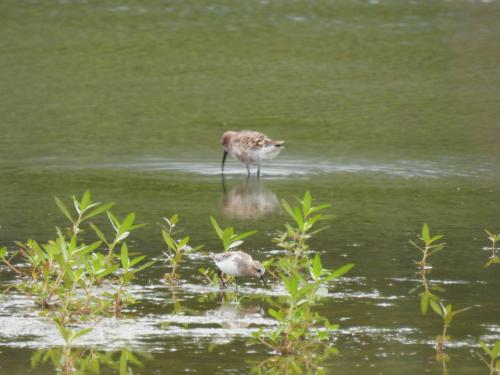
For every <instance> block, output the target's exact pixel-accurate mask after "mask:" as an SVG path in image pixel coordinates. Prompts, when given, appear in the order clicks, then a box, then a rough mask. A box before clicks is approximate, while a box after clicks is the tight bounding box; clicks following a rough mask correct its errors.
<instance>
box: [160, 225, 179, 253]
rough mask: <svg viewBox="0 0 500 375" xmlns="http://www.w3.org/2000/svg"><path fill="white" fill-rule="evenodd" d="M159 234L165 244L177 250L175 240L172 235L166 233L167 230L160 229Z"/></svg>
mask: <svg viewBox="0 0 500 375" xmlns="http://www.w3.org/2000/svg"><path fill="white" fill-rule="evenodd" d="M161 235H162V237H163V240H164V241H165V243H166V244H167V246H168V247H169V248H170V249H172V250H177V245H176V243H175V241H174V240H173V239H172V237H171V236H170V234H168V232H167V231H165V230H163V229H162V231H161Z"/></svg>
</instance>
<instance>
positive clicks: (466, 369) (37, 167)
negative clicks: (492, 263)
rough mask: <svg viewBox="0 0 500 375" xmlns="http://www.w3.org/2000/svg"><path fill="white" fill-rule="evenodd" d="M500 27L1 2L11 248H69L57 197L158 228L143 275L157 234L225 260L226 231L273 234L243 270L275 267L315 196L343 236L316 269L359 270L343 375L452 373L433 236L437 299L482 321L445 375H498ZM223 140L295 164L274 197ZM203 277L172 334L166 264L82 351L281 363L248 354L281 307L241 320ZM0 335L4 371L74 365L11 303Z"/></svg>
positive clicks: (194, 275)
mask: <svg viewBox="0 0 500 375" xmlns="http://www.w3.org/2000/svg"><path fill="white" fill-rule="evenodd" d="M499 15H500V4H499V3H498V2H495V1H493V2H475V1H471V2H469V1H453V2H445V1H434V2H428V1H410V2H404V3H401V2H398V1H384V0H381V1H336V2H330V1H321V0H320V1H314V2H307V3H303V2H284V1H244V2H243V1H242V2H234V1H196V2H195V1H187V2H186V1H162V2H135V1H126V2H121V3H120V2H110V1H99V2H93V1H44V2H38V1H29V2H28V1H27V2H22V3H19V2H17V1H3V2H2V4H1V5H0V21H1V22H0V31H1V35H2V38H0V51H1V53H0V80H1V82H2V85H1V87H2V89H1V90H0V113H1V114H2V116H1V119H0V133H1V137H0V173H1V178H0V196H1V197H2V199H1V201H0V246H4V245H5V246H8V247H9V248H11V249H13V248H14V245H13V241H15V240H23V239H27V238H36V239H37V240H39V241H41V242H43V241H46V240H49V239H51V238H54V236H55V230H54V226H56V225H59V226H64V225H65V223H64V219H63V217H62V215H60V214H59V212H58V211H57V208H56V206H55V204H54V201H53V197H54V196H60V197H67V196H68V195H70V194H81V193H82V192H83V191H84V190H85V189H90V190H91V191H92V193H93V196H94V197H95V198H96V199H97V200H99V201H115V202H116V203H117V205H116V209H115V211H116V213H117V214H119V215H123V214H125V213H126V212H130V211H134V212H136V213H137V216H138V220H139V221H140V222H146V223H149V225H148V226H147V227H145V228H143V229H141V230H140V231H138V232H137V234H136V235H135V236H134V237H133V240H131V242H130V244H129V245H130V247H131V248H133V249H134V250H138V251H141V252H143V253H145V254H147V255H148V256H149V257H152V258H159V259H161V256H162V255H161V254H162V251H163V250H164V247H163V245H162V241H161V236H160V233H159V227H158V226H157V225H156V223H158V222H159V221H160V220H161V217H163V216H169V215H172V214H173V213H179V214H180V218H181V223H180V226H181V227H182V228H183V230H184V233H186V234H189V235H190V236H191V238H192V241H193V243H194V244H196V245H197V244H205V249H206V250H214V251H218V250H220V244H219V242H218V240H217V238H216V235H215V233H214V232H213V229H212V228H211V225H210V221H209V216H210V215H213V216H215V217H217V219H218V220H219V221H220V222H221V223H222V224H223V225H232V226H234V227H235V228H236V229H237V230H239V231H244V230H249V229H257V230H258V231H259V232H258V235H256V236H253V237H251V238H249V239H248V241H247V242H246V243H245V245H244V250H246V251H248V252H250V253H252V255H254V257H256V258H259V259H265V258H267V257H270V256H272V255H275V254H276V253H277V249H276V246H275V245H274V244H273V242H272V238H273V236H274V235H275V234H276V231H277V230H278V229H280V228H282V227H283V224H284V222H285V221H286V220H287V219H286V216H285V215H284V213H283V212H282V210H281V209H280V206H279V202H280V200H281V199H283V198H284V199H287V200H293V199H294V197H296V196H301V195H302V194H303V193H304V191H306V190H310V191H311V193H312V194H313V197H314V198H315V200H316V201H317V202H322V203H323V202H327V203H332V204H333V206H332V209H331V213H333V214H334V215H335V216H336V218H335V220H334V221H332V223H331V228H330V229H329V230H328V231H325V232H323V233H321V234H320V235H318V237H317V238H315V239H314V240H313V241H312V246H313V248H314V249H316V250H318V251H320V252H321V255H322V259H323V262H324V263H325V266H327V267H337V266H340V265H342V264H344V263H348V262H353V263H355V264H356V266H355V268H354V269H353V270H352V271H351V272H349V273H348V274H346V275H345V277H343V278H342V279H341V280H339V281H337V282H335V283H333V284H332V285H330V286H329V290H328V296H327V297H326V298H325V302H324V304H323V305H322V306H320V307H319V310H320V311H321V312H322V313H323V314H324V315H326V316H327V317H328V318H329V319H330V320H331V321H332V322H338V323H339V324H340V329H339V331H338V333H337V334H335V335H334V338H333V339H334V340H335V344H336V346H337V347H338V349H339V350H340V354H339V355H338V356H335V357H332V358H331V359H329V360H328V361H327V363H325V367H326V368H327V370H328V373H334V372H338V373H342V374H359V373H366V374H371V373H377V374H400V373H401V372H402V371H405V372H406V373H408V374H421V373H424V372H425V373H430V374H441V373H442V372H443V369H442V367H441V363H439V362H437V361H436V360H435V358H434V357H435V355H434V339H435V336H436V335H437V334H439V333H440V322H439V319H438V317H437V316H434V315H432V314H431V313H429V315H428V316H421V314H420V311H419V308H420V307H419V299H418V296H417V295H416V294H409V291H410V290H411V289H412V288H414V287H415V286H416V285H418V283H419V277H418V275H416V274H415V267H414V264H413V260H416V259H417V258H418V255H419V254H418V253H417V251H416V250H415V249H413V248H412V247H411V245H410V244H409V243H408V240H409V239H415V238H416V236H417V234H418V233H419V231H420V228H421V225H422V223H423V222H427V223H429V224H430V226H431V229H432V231H433V232H436V233H441V234H444V235H445V241H446V243H447V247H446V249H445V250H444V251H443V252H442V253H440V254H438V255H436V257H435V259H433V261H432V264H433V265H434V270H433V272H432V273H431V274H430V276H429V278H430V281H431V282H432V283H434V284H436V285H441V286H443V287H444V288H445V292H444V293H443V295H444V297H445V300H446V302H447V303H452V304H453V306H454V307H457V308H461V307H466V306H474V308H473V309H472V310H470V311H468V312H466V313H464V314H463V315H461V316H458V317H457V320H456V322H454V324H453V325H452V327H451V328H450V334H451V336H452V340H451V343H450V344H449V348H448V354H449V355H450V358H451V360H450V362H449V363H448V369H449V371H450V374H476V373H477V374H482V373H486V372H487V371H486V370H487V369H486V367H484V365H483V364H482V363H481V361H480V360H479V359H478V358H477V357H476V356H475V355H474V354H473V352H479V351H480V349H479V348H478V341H479V339H483V340H485V341H487V342H489V343H492V342H494V341H495V340H498V339H500V319H499V316H500V295H499V293H498V291H499V290H500V282H499V278H498V272H499V271H498V268H494V267H490V268H488V269H484V268H483V264H484V263H485V262H486V260H487V257H488V254H489V253H488V251H487V250H485V247H486V246H488V241H487V238H486V235H485V233H484V229H485V228H488V229H490V230H492V231H496V232H498V231H500V216H499V212H500V195H499V194H500V189H499V187H498V186H499V183H500V174H499V168H498V165H499V160H500V153H499V147H498V139H500V126H499V123H500V107H499V106H498V103H500V90H499V87H500V70H499V69H498V61H499V59H500V48H499V45H498V40H499V37H500V24H499V23H498V16H499ZM228 129H235V130H238V129H255V130H260V131H263V132H265V133H267V134H268V135H270V136H271V137H273V138H278V139H284V140H285V141H286V148H285V150H284V151H283V153H282V154H281V155H280V156H279V158H278V159H277V160H275V161H274V162H272V163H270V164H269V165H266V166H264V167H263V170H262V172H263V178H262V179H260V180H256V179H255V178H253V177H252V178H250V179H247V178H246V176H245V169H244V166H241V165H239V164H238V163H237V162H230V163H229V164H228V165H227V175H226V178H225V179H224V180H222V179H221V176H220V174H219V167H220V160H221V156H222V155H221V154H222V152H221V149H220V146H219V138H220V135H221V134H222V133H223V132H224V131H225V130H228ZM208 265H210V263H209V262H208V259H207V257H206V256H204V255H198V256H193V257H192V258H189V259H187V260H186V262H185V263H184V264H183V269H182V275H183V281H182V283H181V285H180V286H179V287H178V290H177V293H176V297H177V301H178V303H180V305H181V307H182V311H183V314H176V313H175V311H174V304H173V301H172V294H171V290H170V289H169V288H168V287H167V286H166V285H165V284H164V283H163V282H162V281H161V278H162V276H163V274H164V273H165V272H166V270H167V269H166V265H165V264H164V263H162V262H159V263H157V264H156V265H155V266H154V267H153V268H151V269H149V270H148V271H147V272H146V273H145V274H143V277H141V278H140V279H139V280H136V281H135V284H134V287H133V291H134V293H135V294H136V295H137V297H138V298H139V301H140V303H139V304H138V305H136V306H133V307H131V308H130V309H129V310H128V311H126V312H125V316H124V317H123V318H121V319H112V318H106V319H103V320H102V321H99V322H97V323H96V324H95V329H94V331H93V332H92V334H91V335H89V336H86V337H83V338H82V340H81V345H84V346H88V347H95V348H98V349H100V350H108V351H109V350H119V349H122V348H125V347H127V348H129V349H130V350H133V351H135V352H144V353H151V354H152V355H153V358H150V359H147V360H145V364H146V367H145V368H144V369H140V368H138V369H137V372H138V373H143V374H161V373H167V372H168V373H184V372H187V371H189V372H194V373H200V374H202V373H206V374H211V373H235V374H236V373H247V372H249V369H250V368H251V367H252V366H253V365H254V364H255V363H258V362H259V361H262V360H264V359H266V358H268V357H269V355H270V354H269V353H268V351H267V350H266V349H265V348H262V347H258V346H248V345H247V344H246V341H247V339H248V337H249V335H250V334H251V332H253V331H254V330H256V329H258V328H259V327H270V326H272V325H273V324H274V322H273V320H272V319H271V318H270V317H269V316H268V315H267V314H266V309H267V305H266V303H265V301H264V297H265V296H276V295H280V294H282V293H283V288H282V287H281V286H280V285H277V284H274V285H271V286H270V287H269V288H267V289H264V288H262V286H261V285H260V284H258V283H257V282H252V281H241V282H240V287H239V294H240V296H244V298H243V300H242V303H241V304H240V305H237V304H235V303H234V301H233V300H232V297H233V293H232V291H230V293H229V294H227V295H226V296H225V297H224V296H222V295H220V293H219V291H218V289H217V288H214V287H210V286H207V285H205V284H204V282H203V278H202V276H201V275H199V274H198V272H197V269H198V268H200V267H207V266H208ZM11 279H12V275H11V274H10V273H9V272H7V270H6V269H5V268H4V267H0V280H1V282H2V283H3V284H6V283H8V282H9V281H10V280H11ZM165 323H168V324H165ZM0 327H2V328H1V329H0V370H1V372H5V373H7V372H9V371H10V372H12V373H16V374H23V373H32V370H31V364H30V357H31V356H32V354H33V353H35V351H37V350H44V349H48V348H51V347H53V346H54V345H55V346H57V345H59V344H60V339H59V338H58V337H59V336H58V333H57V332H56V331H55V330H54V327H53V326H52V325H51V324H50V323H49V322H47V321H46V320H45V319H44V318H43V317H40V316H39V314H38V312H37V310H36V309H35V307H34V306H33V304H32V303H31V301H29V300H27V299H26V298H25V297H23V296H21V295H19V294H16V293H13V294H9V295H7V296H5V297H3V298H2V299H0ZM409 358H411V359H412V360H411V361H409ZM33 371H35V372H36V373H41V374H51V373H53V372H54V370H53V368H52V367H51V366H50V365H48V364H47V365H45V366H40V367H37V368H36V369H35V370H33Z"/></svg>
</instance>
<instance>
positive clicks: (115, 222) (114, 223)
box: [106, 211, 120, 233]
mask: <svg viewBox="0 0 500 375" xmlns="http://www.w3.org/2000/svg"><path fill="white" fill-rule="evenodd" d="M106 214H107V215H108V218H109V221H110V222H111V225H112V226H113V229H114V230H115V232H116V233H118V228H119V227H120V222H119V221H118V219H117V218H116V216H115V215H113V213H112V212H111V211H106Z"/></svg>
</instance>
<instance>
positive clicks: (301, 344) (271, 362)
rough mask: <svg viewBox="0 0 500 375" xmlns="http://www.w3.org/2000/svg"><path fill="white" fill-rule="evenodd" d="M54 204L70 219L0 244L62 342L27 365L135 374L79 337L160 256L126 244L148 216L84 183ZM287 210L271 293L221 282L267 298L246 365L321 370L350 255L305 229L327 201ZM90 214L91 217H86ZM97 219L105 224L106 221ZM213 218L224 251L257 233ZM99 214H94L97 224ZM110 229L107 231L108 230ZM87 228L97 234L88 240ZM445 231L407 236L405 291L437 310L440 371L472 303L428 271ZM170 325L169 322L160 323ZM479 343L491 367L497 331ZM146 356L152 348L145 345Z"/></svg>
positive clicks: (234, 298)
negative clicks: (341, 260)
mask: <svg viewBox="0 0 500 375" xmlns="http://www.w3.org/2000/svg"><path fill="white" fill-rule="evenodd" d="M55 202H56V205H57V207H58V208H59V210H60V211H61V212H62V213H63V215H64V216H65V217H66V218H67V219H68V220H69V226H68V227H67V228H64V229H61V227H56V228H55V232H56V237H55V238H54V239H53V240H50V241H47V242H46V243H43V244H40V243H39V242H38V241H36V240H34V239H31V238H30V239H28V240H26V241H24V242H20V241H17V242H15V244H16V246H17V249H16V250H8V249H7V247H2V248H0V259H1V260H2V262H3V263H4V265H5V267H6V269H7V270H9V271H10V272H11V273H12V274H13V275H14V276H15V279H14V280H13V281H12V283H11V284H10V285H9V286H8V287H7V289H6V291H5V293H9V291H11V290H18V291H19V292H21V293H23V294H24V295H26V296H28V297H29V298H30V299H31V300H33V302H34V303H35V305H36V306H37V309H38V310H39V312H40V315H42V316H46V317H47V318H48V319H50V320H51V321H52V322H53V324H54V325H55V327H57V330H58V332H59V334H60V337H61V339H62V342H63V343H64V344H63V345H62V346H58V347H57V346H56V347H53V348H50V349H43V350H38V351H36V352H35V354H34V355H33V357H32V358H31V362H32V366H33V367H34V366H37V365H39V364H42V363H46V362H48V361H50V362H51V363H52V364H53V365H54V367H55V368H57V370H58V371H59V372H60V373H62V374H80V373H81V374H84V373H88V372H90V373H99V371H100V370H99V369H100V367H101V366H105V367H109V368H111V369H116V370H118V371H119V373H120V374H132V373H133V371H132V368H131V367H130V365H135V366H139V367H142V366H143V364H142V362H141V360H139V359H138V357H137V356H136V355H134V354H133V353H132V352H130V351H129V350H127V349H123V350H121V351H120V352H119V354H118V356H117V355H116V353H113V352H99V351H97V350H94V349H85V348H82V347H80V346H79V345H78V343H77V340H78V339H80V338H81V337H83V336H85V335H89V334H91V333H92V331H93V329H94V326H95V324H97V323H98V321H99V320H100V319H101V318H103V317H107V316H112V317H116V318H120V316H121V315H122V313H123V311H124V309H125V308H127V307H128V306H131V305H133V304H134V303H137V300H136V298H135V297H134V295H133V293H132V292H131V290H130V285H131V283H132V281H133V280H134V279H135V278H137V277H138V275H139V274H140V273H141V272H142V271H143V270H145V269H147V268H148V267H150V266H152V265H153V264H154V263H155V262H156V261H155V260H147V259H146V256H145V255H140V254H138V253H137V251H136V250H130V249H129V244H128V243H127V241H128V240H129V238H130V235H131V233H132V232H133V231H135V230H136V229H138V228H141V227H142V226H144V225H145V224H137V223H136V220H135V214H134V213H129V214H127V215H125V216H124V217H123V219H120V218H118V217H117V216H116V215H115V214H113V212H112V211H111V209H112V208H113V207H114V204H113V203H100V202H94V201H92V197H91V194H90V192H88V191H87V192H85V193H84V194H83V195H82V197H81V198H80V199H77V198H76V197H75V196H72V197H71V203H72V206H73V209H71V210H70V209H69V208H68V207H71V206H68V205H67V204H66V203H65V202H64V200H62V199H59V198H55ZM281 204H282V207H283V210H284V211H285V212H286V213H287V215H288V217H289V218H290V219H291V222H287V223H285V225H284V229H283V230H281V231H279V232H278V233H277V234H276V235H275V237H274V238H273V242H274V243H275V245H276V246H277V247H278V249H280V250H279V252H276V253H278V254H279V255H274V256H273V257H270V258H267V259H263V260H262V263H263V264H264V266H265V268H266V273H267V274H270V275H271V276H272V278H273V279H274V285H272V286H267V288H269V287H270V288H273V291H274V292H275V294H274V295H273V296H272V297H271V296H262V295H256V296H251V295H250V296H244V297H240V296H238V294H237V292H236V293H235V292H231V291H229V290H222V289H221V290H220V293H222V292H223V294H222V301H225V302H224V303H225V304H229V305H233V306H235V308H240V306H241V302H242V300H243V299H252V298H257V297H258V298H259V300H260V302H261V303H264V304H265V306H266V308H267V311H266V312H267V316H268V317H269V318H271V319H272V320H273V321H274V324H273V325H270V326H267V327H266V328H259V329H258V330H256V331H255V332H253V333H252V335H251V337H250V338H249V339H248V344H249V345H259V346H261V347H262V348H265V349H266V350H267V351H268V354H269V357H268V358H266V359H265V360H263V361H261V362H259V363H256V364H254V366H253V368H252V372H254V373H257V374H263V373H266V374H282V373H288V374H302V373H308V374H309V373H311V374H312V373H314V374H322V373H326V371H325V370H324V368H323V367H322V363H323V362H324V361H325V360H326V359H327V358H329V357H330V356H331V355H332V354H335V353H337V352H338V350H337V348H335V347H334V346H333V334H334V332H335V331H336V330H337V328H338V325H337V324H332V323H331V322H330V321H329V320H328V319H327V317H325V316H323V315H322V314H320V312H319V311H320V309H318V307H320V305H321V303H322V301H323V300H324V299H325V298H327V297H328V294H329V288H332V286H333V285H332V284H333V282H334V281H335V280H336V279H338V278H339V277H341V276H342V275H344V274H345V273H347V272H348V271H350V270H351V269H352V267H353V266H354V265H353V264H351V263H349V264H345V265H342V266H340V267H338V268H336V269H328V268H325V267H324V265H323V262H322V260H321V252H320V251H319V250H317V249H314V248H313V247H312V246H311V244H310V239H311V238H313V237H314V236H315V235H316V234H318V233H319V232H321V231H323V230H325V229H327V228H328V226H326V225H320V224H321V223H323V222H324V221H325V220H327V219H330V218H331V215H328V214H325V210H326V209H327V208H329V207H330V205H327V204H321V205H316V206H315V205H313V199H312V196H311V194H310V193H309V192H306V193H305V194H304V196H303V197H302V198H301V199H297V202H296V203H295V204H290V203H289V202H287V201H286V200H282V202H281ZM91 219H92V220H93V221H91ZM103 222H107V223H108V224H109V228H110V229H108V230H105V229H104V226H103V224H102V223H103ZM210 222H211V224H212V226H213V228H214V231H215V234H216V235H217V237H218V238H219V239H220V241H221V250H222V251H224V252H227V251H231V250H237V249H238V248H239V247H241V245H242V244H243V243H244V240H245V239H247V238H248V237H249V236H251V235H253V234H255V233H256V231H253V230H251V231H245V232H242V233H237V232H236V231H235V229H234V228H233V227H231V226H228V227H225V228H223V227H222V226H221V225H220V224H219V223H218V222H217V220H216V219H215V218H214V217H210ZM96 223H100V224H99V225H98V224H96ZM178 223H179V218H178V215H176V214H175V215H172V216H171V217H169V218H167V217H164V218H163V221H162V223H161V237H162V238H163V241H164V243H165V245H166V251H165V252H164V255H165V260H166V263H167V265H168V269H169V270H168V272H167V273H166V274H165V276H164V279H165V280H166V281H167V283H168V285H169V286H170V287H171V292H172V294H171V299H170V300H171V302H172V304H173V305H174V310H173V313H174V314H183V313H185V312H186V311H187V310H185V309H183V308H182V306H181V305H180V301H179V300H178V299H177V297H176V286H177V285H178V284H179V282H181V281H182V279H183V277H182V274H183V273H182V264H183V261H184V257H185V256H186V255H189V254H194V253H199V252H200V250H201V249H202V247H203V246H202V245H200V246H196V247H191V246H190V244H189V243H190V237H189V236H187V235H183V236H181V235H180V231H179V230H178ZM108 232H110V233H111V234H105V233H108ZM486 233H487V234H488V238H489V239H490V241H491V242H492V244H491V252H492V254H491V257H490V260H489V262H488V263H487V264H486V266H489V265H491V264H495V263H498V255H497V248H496V243H497V241H499V240H500V236H499V235H496V234H493V233H491V232H490V231H486ZM93 234H95V235H96V236H97V239H94V240H92V239H91V238H92V237H93ZM442 238H443V236H442V235H434V236H431V234H430V229H429V226H428V225H427V224H424V225H423V226H422V230H421V235H420V240H421V244H417V243H415V242H412V241H410V242H411V244H412V245H413V246H414V247H415V248H417V249H418V250H419V251H420V252H421V253H422V258H421V259H420V260H418V261H416V262H415V263H416V264H417V268H418V271H417V274H418V275H419V277H420V283H419V285H418V286H416V287H415V288H414V289H413V290H412V291H411V292H414V291H417V290H420V294H419V297H420V312H421V313H422V314H423V315H426V314H427V313H428V311H429V308H430V310H431V311H433V312H434V313H435V314H436V315H438V316H439V317H440V318H441V320H442V331H441V333H440V334H439V335H437V336H436V341H435V349H436V358H437V359H438V360H439V361H440V362H441V363H442V365H443V371H446V362H447V361H449V357H448V355H447V354H446V353H445V348H446V344H447V343H448V342H449V341H450V336H449V332H448V330H449V327H450V326H451V323H452V322H453V321H454V320H455V319H456V316H457V315H458V314H460V313H462V312H464V311H466V310H469V309H470V307H466V308H462V309H459V310H454V309H453V307H452V305H451V304H450V303H447V302H445V301H446V299H445V298H444V297H443V294H444V292H445V290H444V288H443V287H442V286H441V285H439V283H436V282H432V281H429V279H428V276H429V274H430V272H431V270H432V266H431V264H430V263H429V259H430V257H431V256H433V255H434V254H436V253H437V252H439V251H441V250H443V249H444V245H445V244H444V243H442V242H439V241H440V240H441V239H442ZM199 272H200V273H201V274H202V275H203V277H204V279H205V280H206V281H208V283H209V285H210V287H212V288H213V287H215V286H216V285H217V282H218V281H221V282H222V283H223V284H224V283H225V282H227V281H231V277H230V276H229V279H228V280H220V279H218V278H219V276H218V275H217V273H216V272H215V270H214V269H213V267H210V268H200V270H199ZM215 295H216V293H212V294H204V295H202V296H201V297H200V299H199V302H200V303H205V302H209V301H213V300H214V299H215ZM164 327H168V323H166V324H165V325H164ZM480 346H481V347H482V348H483V350H484V352H485V353H486V354H487V355H488V356H489V359H485V358H483V357H482V356H481V355H479V354H478V356H479V357H480V358H481V360H482V361H483V362H484V363H485V364H486V365H487V366H488V368H489V369H490V374H491V375H493V374H494V373H495V372H498V367H499V360H498V358H499V356H500V349H499V348H500V346H499V342H498V341H497V342H496V343H495V344H494V345H493V346H492V347H489V346H488V344H486V343H485V342H483V341H480ZM143 357H144V359H149V358H150V356H148V355H143Z"/></svg>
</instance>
